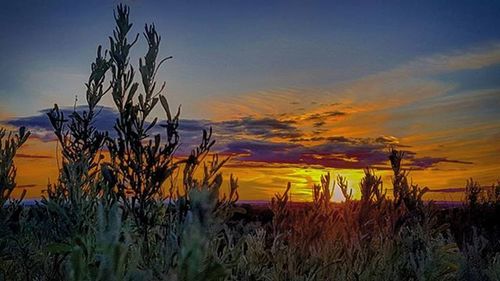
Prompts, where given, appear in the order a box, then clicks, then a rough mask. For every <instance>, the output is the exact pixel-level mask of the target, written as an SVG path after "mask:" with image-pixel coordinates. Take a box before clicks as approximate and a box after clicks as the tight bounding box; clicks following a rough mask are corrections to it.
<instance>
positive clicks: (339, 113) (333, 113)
mask: <svg viewBox="0 0 500 281" xmlns="http://www.w3.org/2000/svg"><path fill="white" fill-rule="evenodd" d="M345 115H347V113H345V112H343V111H337V110H335V111H327V112H322V113H314V114H311V115H309V116H307V118H306V120H313V121H314V120H324V119H329V118H333V117H340V116H345Z"/></svg>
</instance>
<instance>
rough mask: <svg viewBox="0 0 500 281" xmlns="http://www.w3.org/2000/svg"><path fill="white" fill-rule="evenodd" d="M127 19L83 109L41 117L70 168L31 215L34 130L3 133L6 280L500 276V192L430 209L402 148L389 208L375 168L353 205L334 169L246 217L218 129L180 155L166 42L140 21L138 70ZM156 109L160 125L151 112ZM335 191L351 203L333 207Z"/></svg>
mask: <svg viewBox="0 0 500 281" xmlns="http://www.w3.org/2000/svg"><path fill="white" fill-rule="evenodd" d="M129 16H130V11H129V8H128V7H127V6H123V5H119V6H118V7H117V8H116V10H115V22H116V28H115V30H114V31H113V35H112V36H111V37H110V38H109V48H108V49H107V50H104V49H103V47H101V46H99V47H98V48H97V56H96V59H95V61H94V62H93V63H92V64H91V72H90V75H89V78H88V80H87V82H86V84H85V86H86V93H85V96H86V104H85V105H84V106H78V107H77V106H76V105H75V107H74V110H73V111H72V112H71V113H70V114H68V115H66V114H65V112H66V111H65V110H62V109H61V108H59V106H58V105H57V104H56V105H54V108H53V109H52V110H50V111H49V112H48V113H47V115H48V118H49V121H50V123H51V124H52V126H53V129H54V134H55V137H56V140H57V143H58V148H59V151H60V152H61V155H62V159H61V163H62V165H61V167H60V173H59V177H58V179H57V181H56V182H55V183H53V184H50V185H49V186H48V187H47V190H46V193H45V195H44V197H43V198H42V200H40V201H37V202H36V203H35V204H34V205H30V206H29V205H23V203H22V199H23V195H22V196H21V197H20V198H18V199H14V198H12V196H11V195H12V192H13V190H14V189H15V188H16V181H15V177H16V168H15V165H14V157H15V155H16V152H17V151H18V149H19V148H20V147H21V146H22V145H23V144H24V143H25V142H26V141H27V139H28V137H29V135H30V134H29V132H28V131H27V130H26V129H25V128H21V129H20V130H19V132H18V133H17V134H16V133H7V131H5V130H0V196H1V197H0V203H1V206H2V208H1V209H0V280H183V281H184V280H185V281H188V280H234V281H236V280H238V281H239V280H243V281H253V280H266V281H269V280H283V281H285V280H304V281H305V280H352V281H354V280H356V281H359V280H367V281H368V280H439V281H443V280H499V278H500V243H499V240H498V237H499V235H500V233H499V229H498V228H496V227H495V226H498V225H497V224H491V223H490V222H491V221H496V219H497V217H498V214H499V211H500V203H499V194H500V187H499V186H500V184H496V185H493V186H492V187H491V189H485V188H483V187H481V185H480V184H479V183H477V182H475V181H474V180H472V179H471V180H469V181H468V182H467V184H466V188H465V195H466V201H465V202H466V204H464V205H463V206H462V207H459V208H444V209H440V208H438V207H437V206H436V205H434V204H433V203H432V202H429V201H424V196H425V194H426V192H427V191H428V189H427V188H426V187H424V188H421V187H420V186H418V185H416V184H414V183H413V182H412V181H411V180H410V179H409V170H408V169H405V168H404V167H405V166H404V164H405V163H403V161H404V158H405V153H404V152H403V151H399V150H397V149H394V148H391V150H390V151H389V155H388V156H389V157H388V161H389V164H390V168H391V169H392V171H393V178H392V190H393V192H392V198H390V195H388V194H387V191H388V190H389V188H387V187H384V185H383V182H382V178H381V176H379V175H377V173H378V172H377V171H376V170H374V169H371V168H370V167H367V168H366V169H365V170H364V177H363V179H362V180H361V182H360V183H359V184H358V187H357V188H359V190H358V191H359V194H361V198H360V199H359V200H358V199H355V198H354V197H353V189H352V188H351V187H350V183H349V182H347V179H346V178H344V177H342V176H341V175H337V177H335V176H334V175H333V174H331V173H326V174H325V175H324V176H322V177H321V178H320V179H319V183H318V184H315V185H313V186H311V194H312V198H311V201H310V202H308V203H303V204H297V203H294V202H291V192H292V184H291V183H289V184H288V185H287V187H286V189H285V191H284V193H282V194H276V195H275V196H274V197H273V198H272V200H271V202H270V204H269V206H268V207H267V208H268V209H266V210H264V211H256V210H255V209H253V208H254V207H248V206H247V207H245V208H244V207H243V206H244V205H241V204H239V202H238V199H239V195H238V180H237V178H236V177H234V176H233V175H231V176H230V177H229V181H228V192H227V193H224V191H223V186H224V180H223V176H222V173H221V168H222V167H223V165H224V164H225V163H226V162H227V161H228V158H222V157H219V156H218V155H217V154H216V153H213V152H211V149H212V147H213V146H214V143H215V141H214V140H213V139H212V130H211V129H207V130H204V131H203V132H202V135H201V141H200V144H199V145H198V146H197V147H195V148H194V149H193V150H192V151H191V153H190V154H189V155H177V154H176V152H177V151H178V150H179V146H180V144H181V140H180V135H179V131H178V128H179V123H181V122H182V120H181V119H180V107H179V108H178V109H177V110H176V111H175V112H172V111H171V109H170V105H169V103H168V101H167V98H166V97H165V96H164V95H163V94H164V88H165V84H164V83H158V82H157V81H156V74H157V72H158V69H159V67H160V66H161V65H162V64H163V63H164V62H165V61H166V60H167V59H169V58H171V57H166V58H164V59H161V58H159V53H160V42H161V37H160V36H159V34H158V33H157V31H156V28H155V26H154V25H145V28H144V33H143V35H144V39H145V41H146V43H147V50H146V54H145V55H144V57H142V58H141V59H140V60H139V64H138V70H139V71H138V72H136V71H135V68H134V66H133V63H131V61H130V51H131V49H132V48H133V47H134V46H135V43H136V42H137V41H138V40H139V38H140V36H139V34H136V35H133V34H132V33H131V32H132V27H133V25H132V23H131V22H130V19H129ZM131 34H132V35H131ZM137 73H138V74H139V75H137ZM105 95H110V96H111V98H112V100H113V103H114V108H115V111H116V116H117V118H116V120H115V123H114V128H113V130H112V131H109V132H106V131H99V130H97V129H96V126H95V123H96V122H97V120H98V119H97V118H98V116H99V112H100V105H99V104H100V101H101V99H102V98H103V97H104V96H105ZM160 106H161V108H162V109H163V112H164V114H165V120H160V119H159V118H157V117H154V116H153V112H154V109H155V108H156V107H160ZM160 128H161V130H163V133H158V130H157V129H160ZM198 170H201V171H198ZM178 177H179V178H178ZM354 186H355V185H354ZM335 187H338V188H339V189H340V192H341V193H342V196H343V197H344V201H343V202H332V198H334V190H335ZM22 194H23V193H22ZM247 210H248V213H247ZM266 212H270V213H271V214H272V216H270V217H268V218H267V219H266V216H265V214H266Z"/></svg>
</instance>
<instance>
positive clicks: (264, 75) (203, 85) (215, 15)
mask: <svg viewBox="0 0 500 281" xmlns="http://www.w3.org/2000/svg"><path fill="white" fill-rule="evenodd" d="M210 2H211V3H208V2H207V1H179V2H169V1H128V4H129V5H130V6H131V8H132V18H133V21H134V23H135V31H136V32H141V28H142V25H143V23H145V22H154V23H155V24H156V25H157V27H158V30H159V31H160V33H161V34H162V35H163V49H162V53H163V54H164V55H165V56H167V55H173V56H174V60H172V61H170V62H169V63H168V65H167V66H166V68H164V70H163V72H162V73H161V76H160V78H161V79H164V80H167V82H168V83H169V88H168V89H169V92H170V94H171V95H172V96H174V97H175V100H176V101H178V102H179V103H183V104H185V105H186V106H187V107H186V108H185V112H184V113H185V114H186V115H192V116H193V117H197V115H199V114H198V113H196V110H195V108H190V106H189V104H190V103H191V102H192V101H193V100H196V99H198V98H199V97H207V96H208V97H211V96H220V95H232V96H234V95H238V94H241V93H247V92H252V91H259V90H268V89H281V88H309V87H315V88H316V87H328V86H331V85H333V84H335V83H338V82H342V81H347V80H352V79H357V78H359V77H362V76H365V75H368V74H372V73H376V72H378V71H382V70H386V69H391V68H393V67H395V66H397V65H399V64H402V63H404V62H406V61H409V60H412V59H415V58H419V57H422V56H426V55H432V54H436V53H443V52H449V51H453V50H460V49H463V48H471V47H474V46H478V45H482V44H488V43H491V42H495V41H497V40H498V39H499V38H500V30H499V29H498V26H500V17H498V15H499V14H500V3H499V2H498V1H465V2H463V1H418V3H402V2H403V1H394V2H390V1H384V3H383V4H382V3H376V2H377V1H281V2H280V1H226V2H223V1H217V2H216V3H212V2H215V1H210ZM116 3H117V2H116V1H81V2H77V1H5V3H3V4H2V9H1V11H0V34H1V37H0V38H1V42H2V43H1V46H0V51H1V52H0V77H3V78H2V80H3V81H2V83H1V84H0V97H1V98H2V100H3V101H4V102H3V104H7V105H8V108H9V109H11V110H12V111H14V112H16V113H17V112H19V113H21V114H32V113H34V112H36V110H38V109H39V108H42V107H47V106H50V105H51V104H52V103H53V102H54V99H55V98H57V100H59V102H60V103H64V102H65V103H69V104H71V103H72V101H73V99H74V96H75V95H76V94H78V92H79V91H81V88H82V78H84V77H85V76H86V75H87V73H88V65H89V61H91V60H92V58H93V56H94V52H95V48H96V45H97V44H106V43H107V36H108V35H109V34H110V32H111V29H112V25H113V19H112V9H113V7H114V6H115V5H116ZM138 49H140V48H138ZM136 55H140V53H136ZM452 78H453V77H452ZM452 78H450V79H452ZM471 82H472V83H474V81H471Z"/></svg>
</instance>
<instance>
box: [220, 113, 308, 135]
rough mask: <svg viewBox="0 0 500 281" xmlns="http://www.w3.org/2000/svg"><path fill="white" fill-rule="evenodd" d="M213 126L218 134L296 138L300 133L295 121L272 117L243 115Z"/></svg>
mask: <svg viewBox="0 0 500 281" xmlns="http://www.w3.org/2000/svg"><path fill="white" fill-rule="evenodd" d="M213 127H214V130H216V131H217V133H218V134H224V135H233V134H240V135H248V136H251V137H259V138H273V137H279V138H296V137H299V136H301V135H302V133H301V132H300V130H299V129H298V128H297V127H296V122H295V121H291V120H278V119H274V118H253V117H244V118H241V119H236V120H229V121H222V122H218V123H214V124H213Z"/></svg>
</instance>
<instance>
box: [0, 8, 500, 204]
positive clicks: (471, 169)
mask: <svg viewBox="0 0 500 281" xmlns="http://www.w3.org/2000/svg"><path fill="white" fill-rule="evenodd" d="M118 3H119V2H117V1H81V2H76V1H3V2H2V4H1V5H2V8H1V9H0V122H1V124H0V125H1V126H4V127H7V128H9V129H14V128H15V127H19V126H27V127H28V128H29V129H31V130H32V131H33V137H32V138H31V139H30V141H29V142H28V143H27V144H26V145H25V146H24V147H23V148H22V150H21V151H20V154H19V155H18V156H17V158H16V164H17V166H18V182H19V187H20V189H21V188H25V189H26V190H27V191H28V196H29V197H38V196H40V192H41V190H42V189H43V188H44V187H45V186H46V184H47V182H54V181H55V180H56V179H57V167H58V166H57V162H58V161H57V157H56V155H57V153H56V150H57V147H56V144H55V142H54V141H53V140H54V137H53V135H52V133H51V129H50V125H49V123H48V121H47V119H46V117H45V115H44V110H46V109H47V108H50V107H51V106H52V105H53V104H54V103H58V104H59V105H60V106H67V107H68V108H69V107H71V106H73V105H74V104H75V103H76V104H82V103H83V102H84V82H85V80H86V79H87V77H88V75H89V71H90V62H92V60H93V59H94V57H95V52H96V49H97V45H100V44H101V45H103V47H104V48H106V47H107V44H108V39H107V38H108V36H109V35H110V34H111V32H112V29H113V24H114V23H113V12H112V11H113V8H114V7H115V6H116V5H117V4H118ZM125 3H126V4H128V5H130V7H131V20H132V22H133V23H134V27H133V32H137V33H139V32H142V29H143V26H144V23H152V22H154V23H155V25H156V27H157V30H158V31H159V33H160V35H161V36H162V47H161V50H160V54H161V55H162V56H164V57H166V56H170V55H172V56H173V59H171V60H169V61H168V62H167V63H166V64H165V65H164V67H163V68H162V69H161V71H160V72H159V74H158V80H160V81H166V82H167V87H166V93H165V94H166V96H167V98H168V99H169V102H170V103H171V104H172V105H175V106H177V105H182V121H181V127H180V129H181V136H182V143H183V147H184V148H183V150H181V151H180V153H187V152H188V151H189V149H190V148H191V147H192V146H193V145H195V144H197V143H198V141H199V139H200V136H201V134H200V132H201V130H202V129H203V128H207V127H209V126H212V127H213V130H214V136H215V138H216V140H217V144H216V146H215V148H214V149H215V151H216V152H219V153H222V154H226V155H229V154H231V155H233V157H232V159H231V161H230V162H229V163H228V164H227V165H226V167H225V168H224V173H225V175H226V178H227V177H228V174H230V173H233V174H235V175H236V176H237V177H238V178H239V183H240V195H241V198H242V199H246V200H268V199H269V198H271V196H273V194H275V193H276V192H282V191H283V190H284V188H285V187H286V183H287V182H289V181H290V182H291V183H292V194H293V195H294V196H295V197H294V198H296V200H307V199H308V198H310V187H311V185H312V184H313V183H315V182H318V181H319V178H320V176H321V175H322V174H325V173H327V172H330V173H331V174H333V175H337V174H342V175H344V176H346V177H347V179H348V180H349V184H350V185H351V187H352V188H353V189H354V193H355V195H356V194H357V193H356V192H357V189H356V188H357V186H358V182H359V179H360V178H361V177H362V175H363V168H365V167H372V168H375V169H376V171H377V173H378V174H380V175H381V176H382V177H383V179H384V181H385V182H386V185H385V186H386V187H387V188H390V173H389V171H388V170H387V168H388V162H387V154H388V147H390V146H395V147H398V148H400V149H403V150H405V151H407V159H406V162H405V163H406V167H407V168H411V170H412V172H411V177H412V179H413V181H414V182H415V183H418V184H419V185H421V186H428V187H429V188H430V189H431V192H430V193H429V194H428V198H431V199H436V200H457V199H460V197H461V196H462V194H461V193H460V192H456V191H460V188H463V186H464V184H465V181H466V179H467V178H469V177H473V178H474V179H476V180H478V181H480V182H481V183H482V184H484V185H490V184H492V183H494V182H495V181H496V180H498V179H499V178H500V165H499V164H498V156H499V155H500V145H499V144H498V143H499V139H500V110H499V108H500V79H498V78H499V77H500V29H499V28H498V27H499V26H500V17H498V15H499V14H500V2H498V1H418V2H417V1H415V3H404V2H403V1H383V2H377V1H217V2H215V1H210V2H209V1H179V2H170V1H140V0H137V1H126V2H125ZM141 39H142V38H141ZM145 47H146V46H145V44H144V40H142V41H140V42H139V43H138V44H137V45H136V47H135V49H134V50H133V51H132V62H133V63H134V62H135V63H137V61H138V58H139V57H140V56H142V55H144V52H145ZM102 106H103V108H102V114H101V116H100V118H101V120H100V121H99V122H98V123H99V126H100V129H103V130H109V129H111V128H112V121H113V120H114V116H115V114H116V113H115V111H114V109H113V104H112V101H111V98H110V97H105V98H104V100H103V102H102ZM155 114H156V115H158V116H160V117H161V116H163V115H162V112H161V111H160V110H157V111H155ZM158 130H159V129H158Z"/></svg>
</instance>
